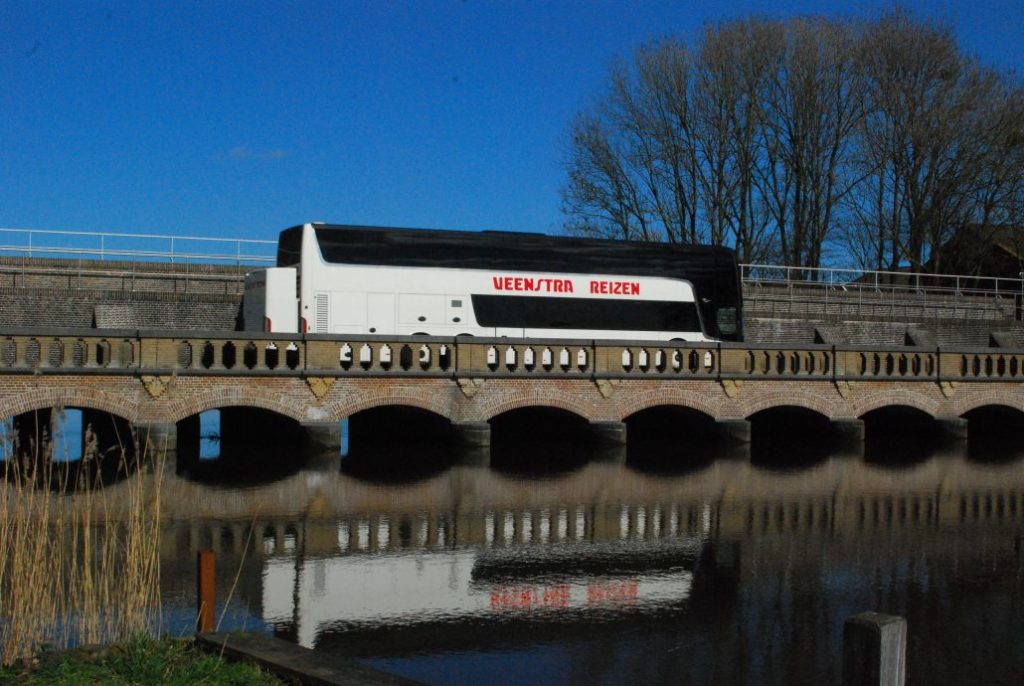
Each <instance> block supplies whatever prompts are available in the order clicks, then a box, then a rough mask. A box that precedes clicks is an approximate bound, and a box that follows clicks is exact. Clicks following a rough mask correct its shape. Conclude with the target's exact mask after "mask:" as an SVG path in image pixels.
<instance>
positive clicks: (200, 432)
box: [176, 405, 309, 487]
mask: <svg viewBox="0 0 1024 686" xmlns="http://www.w3.org/2000/svg"><path fill="white" fill-rule="evenodd" d="M204 416H205V417H207V418H209V420H210V421H209V425H208V426H203V422H202V421H201V419H202V417H204ZM177 429H178V436H177V469H176V471H177V473H178V474H179V475H180V476H183V477H185V478H187V479H189V480H192V481H198V482H201V483H206V484H209V485H214V486H225V487H235V486H239V485H254V484H264V483H270V482H274V481H279V480H281V479H284V478H287V477H289V476H292V475H293V474H295V473H296V472H298V471H299V470H300V469H302V468H303V467H304V466H305V465H306V462H307V460H308V458H309V455H308V454H307V451H306V433H305V431H304V430H303V429H302V426H301V425H300V424H299V423H298V422H297V421H295V420H294V419H292V418H291V417H288V416H285V415H282V414H280V413H278V412H275V411H273V410H267V409H264V408H261V407H248V406H242V405H228V406H224V407H219V408H212V409H208V410H205V411H204V412H202V413H199V414H194V415H191V416H189V417H186V418H185V419H182V420H181V421H179V422H178V423H177ZM204 444H205V445H206V446H210V445H212V446H214V447H215V453H216V454H214V455H208V454H207V455H204V454H203V452H202V448H201V446H203V445H204Z"/></svg>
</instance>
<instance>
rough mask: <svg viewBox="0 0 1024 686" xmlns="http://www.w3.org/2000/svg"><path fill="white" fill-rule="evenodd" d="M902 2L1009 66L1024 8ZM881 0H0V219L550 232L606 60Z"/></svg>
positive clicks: (196, 231) (205, 229)
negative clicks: (709, 25) (571, 149)
mask: <svg viewBox="0 0 1024 686" xmlns="http://www.w3.org/2000/svg"><path fill="white" fill-rule="evenodd" d="M903 5H904V6H905V7H908V8H910V9H911V10H913V11H915V12H916V13H918V14H920V15H922V16H931V17H939V18H942V19H945V20H949V21H952V22H953V23H954V25H955V27H956V30H957V33H958V35H959V37H960V39H961V41H962V44H963V46H964V48H965V49H966V50H968V51H969V52H972V53H975V54H977V55H978V56H979V57H980V58H981V59H982V60H983V61H985V62H986V63H988V64H991V65H993V66H996V67H998V68H1000V69H1014V70H1016V71H1018V72H1024V0H1014V1H1010V0H1006V1H1002V0H998V1H997V0H993V1H991V2H985V1H980V2H972V3H963V4H960V3H954V2H943V1H941V0H940V1H938V2H923V1H922V2H908V3H903ZM891 6H892V3H888V2H866V1H863V0H860V1H859V0H853V1H852V2H733V3H726V2H720V3H714V2H689V1H685V2H644V3H627V2H601V1H592V2H525V1H524V2H478V1H477V0H466V1H455V2H449V1H442V0H438V1H436V2H411V1H410V2H384V1H375V2H344V1H338V2H323V3H320V2H275V3H261V2H245V3H243V2H223V1H214V2H168V3H157V2H87V1H86V0H76V1H70V2H29V1H28V0H13V1H12V0H0V227H32V228H46V229H71V230H86V231H119V232H140V233H141V232H149V233H177V234H190V235H217V236H226V237H236V238H241V237H250V238H263V239H273V238H276V235H277V232H278V231H279V230H280V229H282V228H284V227H287V226H290V225H293V224H296V223H300V222H303V221H308V220H315V219H316V220H326V221H331V222H337V223H366V224H379V225H393V226H423V227H443V228H454V229H467V230H472V229H504V230H524V231H547V232H552V231H557V230H558V228H559V226H560V225H561V222H562V216H561V213H560V209H559V196H558V191H559V188H560V186H561V185H562V182H563V178H564V175H563V171H562V167H561V160H562V158H563V155H564V147H565V136H566V128H567V126H568V123H569V122H570V120H571V118H572V117H573V115H574V114H575V113H576V112H577V111H579V110H580V109H581V108H584V107H586V105H587V104H588V103H589V102H590V101H591V100H592V99H593V98H594V97H595V96H596V95H598V94H599V93H600V92H601V89H602V86H603V83H604V78H605V75H606V72H607V68H608V65H609V63H610V62H611V61H612V60H613V59H615V58H619V57H625V56H628V55H629V54H630V53H631V52H632V50H633V49H634V48H635V47H636V46H637V45H639V44H640V43H642V42H644V41H647V40H651V39H654V38H657V37H660V36H664V35H668V34H679V35H682V36H684V37H686V36H693V35H695V33H696V32H697V31H699V29H700V28H701V26H702V25H703V24H704V23H705V22H714V21H718V20H720V19H724V18H729V17H735V16H744V15H746V14H749V13H751V12H758V13H763V14H767V15H769V16H789V15H795V14H813V13H820V14H836V13H840V14H852V15H865V14H873V13H876V12H878V11H879V10H880V9H881V8H887V7H891Z"/></svg>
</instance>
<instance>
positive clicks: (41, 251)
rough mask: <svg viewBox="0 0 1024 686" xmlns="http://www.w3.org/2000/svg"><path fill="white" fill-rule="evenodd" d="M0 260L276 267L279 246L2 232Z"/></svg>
mask: <svg viewBox="0 0 1024 686" xmlns="http://www.w3.org/2000/svg"><path fill="white" fill-rule="evenodd" d="M0 255H14V256H20V257H28V258H64V259H67V258H71V259H92V260H123V261H126V262H140V261H141V262H169V263H171V264H197V263H202V264H233V265H236V266H240V265H246V264H263V265H266V264H274V262H275V261H276V258H277V241H276V240H274V241H271V240H255V239H249V238H211V237H203V236H174V235H167V234H133V233H111V232H93V231H52V230H41V229H17V228H0Z"/></svg>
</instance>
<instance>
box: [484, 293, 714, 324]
mask: <svg viewBox="0 0 1024 686" xmlns="http://www.w3.org/2000/svg"><path fill="white" fill-rule="evenodd" d="M472 299H473V311H474V312H475V313H476V320H477V323H478V324H479V325H480V326H494V327H510V328H524V329H589V330H604V331H680V332H683V331H698V332H699V331H701V326H700V318H699V317H698V315H697V307H696V306H695V305H694V304H693V303H685V302H671V301H661V300H611V299H601V298H547V297H534V296H523V295H519V296H516V295H474V296H472Z"/></svg>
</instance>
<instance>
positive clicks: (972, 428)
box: [963, 405, 1024, 463]
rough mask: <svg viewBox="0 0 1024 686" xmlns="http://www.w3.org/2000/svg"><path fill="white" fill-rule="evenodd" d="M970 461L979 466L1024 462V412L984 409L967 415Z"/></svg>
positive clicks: (990, 406) (1004, 408)
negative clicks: (989, 463) (1021, 460)
mask: <svg viewBox="0 0 1024 686" xmlns="http://www.w3.org/2000/svg"><path fill="white" fill-rule="evenodd" d="M963 416H964V418H965V419H967V422H968V425H967V427H968V428H967V457H968V459H971V460H974V461H976V462H991V463H1000V462H1013V461H1015V460H1019V459H1021V458H1024V412H1022V411H1021V410H1019V409H1017V408H1015V407H1010V406H1008V405H982V406H981V407H976V408H974V409H972V410H970V411H968V412H965V413H964V415H963Z"/></svg>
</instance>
